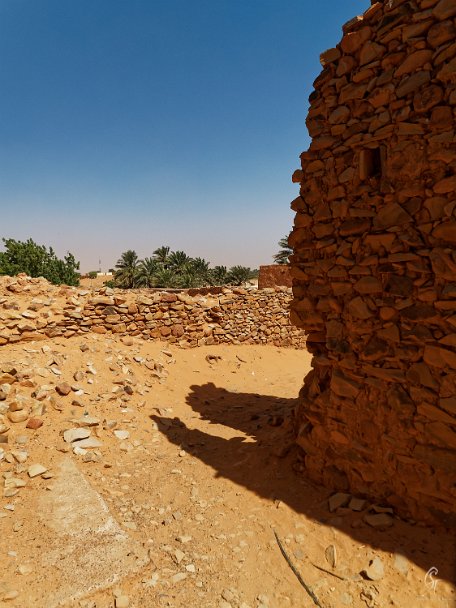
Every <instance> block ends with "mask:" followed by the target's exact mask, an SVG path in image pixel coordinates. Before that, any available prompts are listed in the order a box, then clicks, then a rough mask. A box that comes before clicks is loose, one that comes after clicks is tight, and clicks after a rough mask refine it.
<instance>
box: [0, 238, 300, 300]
mask: <svg viewBox="0 0 456 608" xmlns="http://www.w3.org/2000/svg"><path fill="white" fill-rule="evenodd" d="M2 240H3V244H4V245H3V247H4V251H0V275H9V276H15V275H17V274H19V273H21V272H23V273H25V274H27V275H28V276H30V277H44V278H45V279H47V280H48V281H50V282H51V283H54V284H55V285H61V284H64V285H73V286H77V285H79V279H80V276H81V275H80V273H79V262H78V261H76V258H75V257H74V255H73V254H72V253H70V252H67V254H66V255H65V256H64V258H63V259H60V258H58V257H57V255H56V254H55V252H54V250H53V249H52V247H49V248H48V247H46V246H45V245H38V244H37V243H35V241H33V240H32V239H28V240H27V241H17V240H15V239H10V238H9V239H6V238H3V239H2ZM279 246H280V247H281V249H280V250H279V252H278V253H277V254H276V255H274V261H275V263H276V264H287V263H288V256H289V255H290V254H291V253H292V250H291V249H290V247H289V245H288V242H287V239H286V238H283V239H280V241H279ZM113 271H114V277H113V280H112V281H108V282H107V284H108V285H110V286H112V287H120V288H123V289H131V288H136V287H158V288H181V289H186V288H187V289H188V288H192V287H205V286H212V285H213V286H217V285H242V284H243V283H245V282H246V281H248V280H249V279H252V278H256V277H257V276H258V270H252V269H251V268H248V267H247V266H232V267H231V268H227V267H226V266H214V267H213V268H211V267H210V264H209V262H207V261H206V260H205V259H204V258H200V257H196V258H192V257H190V256H189V255H187V254H186V253H185V252H184V251H171V250H170V248H169V247H168V246H162V247H159V248H158V249H156V250H155V251H154V252H153V254H152V256H151V257H145V258H144V259H139V257H138V255H137V253H136V252H135V251H134V250H131V249H129V250H128V251H125V252H124V253H122V255H121V257H120V258H119V260H118V261H117V264H116V267H115V269H113ZM96 274H97V273H96V272H92V273H89V276H96Z"/></svg>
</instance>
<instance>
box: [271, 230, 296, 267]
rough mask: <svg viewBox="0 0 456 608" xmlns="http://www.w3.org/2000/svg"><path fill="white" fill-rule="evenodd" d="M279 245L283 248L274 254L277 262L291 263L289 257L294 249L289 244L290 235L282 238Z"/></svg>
mask: <svg viewBox="0 0 456 608" xmlns="http://www.w3.org/2000/svg"><path fill="white" fill-rule="evenodd" d="M279 247H281V248H282V249H280V251H279V252H278V253H276V254H275V256H273V257H274V262H275V264H289V261H288V258H289V256H290V255H291V254H292V253H293V249H292V248H291V247H290V245H289V244H288V237H284V238H283V239H280V241H279Z"/></svg>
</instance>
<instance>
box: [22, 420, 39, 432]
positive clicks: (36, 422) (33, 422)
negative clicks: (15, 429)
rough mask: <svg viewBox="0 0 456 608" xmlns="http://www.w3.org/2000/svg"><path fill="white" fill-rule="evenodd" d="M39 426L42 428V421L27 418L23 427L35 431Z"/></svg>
mask: <svg viewBox="0 0 456 608" xmlns="http://www.w3.org/2000/svg"><path fill="white" fill-rule="evenodd" d="M41 426H43V421H42V420H41V419H40V418H29V419H28V421H27V424H26V425H25V427H26V428H27V429H33V430H34V431H36V430H37V429H39V428H40V427H41Z"/></svg>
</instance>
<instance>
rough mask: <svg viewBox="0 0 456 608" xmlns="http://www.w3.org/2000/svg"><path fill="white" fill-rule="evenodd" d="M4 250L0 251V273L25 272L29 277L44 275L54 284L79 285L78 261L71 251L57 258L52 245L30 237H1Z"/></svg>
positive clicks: (12, 274) (13, 273)
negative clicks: (17, 239) (25, 238)
mask: <svg viewBox="0 0 456 608" xmlns="http://www.w3.org/2000/svg"><path fill="white" fill-rule="evenodd" d="M2 240H3V243H4V247H5V251H2V252H0V274H8V275H11V276H14V275H16V274H19V273H20V272H25V273H26V274H27V275H29V276H31V277H44V278H45V279H47V280H48V281H50V282H51V283H54V284H55V285H61V284H66V285H74V286H76V285H79V276H80V275H79V273H78V272H77V271H78V270H79V262H77V261H76V259H75V257H74V255H73V254H72V253H69V252H68V253H67V255H66V256H65V257H64V258H63V260H62V259H59V258H58V257H57V256H56V254H55V252H54V250H53V249H52V247H49V249H47V248H46V247H45V246H44V245H37V244H36V243H35V241H33V240H32V239H28V240H27V241H16V240H15V239H2Z"/></svg>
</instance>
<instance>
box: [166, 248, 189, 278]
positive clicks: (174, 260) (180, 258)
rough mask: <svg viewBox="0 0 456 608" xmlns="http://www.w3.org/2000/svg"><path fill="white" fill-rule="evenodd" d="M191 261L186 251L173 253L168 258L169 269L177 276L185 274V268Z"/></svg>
mask: <svg viewBox="0 0 456 608" xmlns="http://www.w3.org/2000/svg"><path fill="white" fill-rule="evenodd" d="M190 261H191V257H190V256H188V255H187V254H186V253H185V251H172V252H171V253H170V254H169V258H168V266H167V267H168V268H170V269H171V270H172V271H173V272H175V273H176V274H183V272H184V270H185V267H186V266H187V264H188V263H189V262H190Z"/></svg>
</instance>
